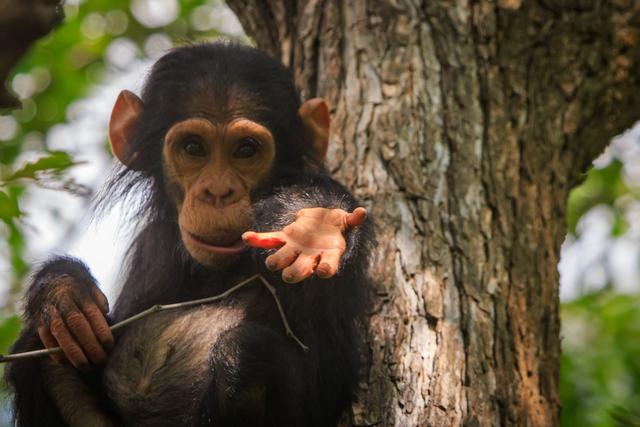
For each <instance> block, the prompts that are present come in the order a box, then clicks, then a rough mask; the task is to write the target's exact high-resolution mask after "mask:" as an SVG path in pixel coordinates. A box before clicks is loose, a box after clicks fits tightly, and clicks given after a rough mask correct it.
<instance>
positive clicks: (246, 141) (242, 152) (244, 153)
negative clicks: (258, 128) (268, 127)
mask: <svg viewBox="0 0 640 427" xmlns="http://www.w3.org/2000/svg"><path fill="white" fill-rule="evenodd" d="M259 147H260V142H259V141H258V140H257V139H255V138H251V137H247V138H242V139H241V140H240V142H239V144H238V148H236V151H235V152H234V153H233V157H235V158H238V159H248V158H249V157H253V156H255V155H256V153H257V152H258V148H259Z"/></svg>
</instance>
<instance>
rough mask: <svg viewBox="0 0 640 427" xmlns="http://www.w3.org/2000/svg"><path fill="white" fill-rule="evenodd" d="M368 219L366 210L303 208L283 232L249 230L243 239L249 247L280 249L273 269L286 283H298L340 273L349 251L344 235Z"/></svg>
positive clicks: (272, 259)
mask: <svg viewBox="0 0 640 427" xmlns="http://www.w3.org/2000/svg"><path fill="white" fill-rule="evenodd" d="M366 217H367V211H366V210H365V209H364V208H357V209H355V210H354V211H353V212H352V213H349V212H346V211H343V210H342V209H325V208H309V209H301V210H300V211H298V213H297V214H296V220H295V221H294V222H293V223H292V224H289V225H287V226H286V227H284V229H283V230H282V231H275V232H271V233H256V232H254V231H247V232H246V233H244V234H243V235H242V239H243V240H244V242H245V243H246V244H247V245H249V246H255V247H258V248H264V249H271V248H278V247H280V249H279V250H278V251H277V252H276V253H274V254H272V255H270V256H269V257H267V259H266V265H267V268H269V270H274V271H275V270H281V269H284V270H282V280H284V281H285V282H287V283H298V282H301V281H302V280H304V279H306V278H307V277H309V276H311V275H312V274H313V272H314V271H315V272H316V274H317V275H318V277H322V278H329V277H332V276H333V275H335V274H336V272H337V271H338V266H339V265H340V257H341V256H342V254H343V253H344V251H345V248H346V242H345V239H344V233H345V232H347V231H349V230H350V229H352V228H354V227H357V226H358V225H360V224H362V222H363V221H364V220H365V218H366Z"/></svg>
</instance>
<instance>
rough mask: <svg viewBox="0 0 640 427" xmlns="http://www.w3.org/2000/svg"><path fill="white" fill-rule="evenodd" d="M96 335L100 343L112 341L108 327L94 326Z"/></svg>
mask: <svg viewBox="0 0 640 427" xmlns="http://www.w3.org/2000/svg"><path fill="white" fill-rule="evenodd" d="M96 335H98V336H99V337H101V339H102V341H106V340H113V338H112V337H111V330H110V329H109V327H108V326H96Z"/></svg>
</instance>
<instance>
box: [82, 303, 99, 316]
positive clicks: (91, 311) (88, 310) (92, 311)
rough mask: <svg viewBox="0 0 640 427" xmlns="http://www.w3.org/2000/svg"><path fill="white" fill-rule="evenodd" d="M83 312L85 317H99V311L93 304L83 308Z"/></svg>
mask: <svg viewBox="0 0 640 427" xmlns="http://www.w3.org/2000/svg"><path fill="white" fill-rule="evenodd" d="M83 310H84V312H85V314H86V315H87V316H91V317H97V316H100V315H101V311H100V309H99V308H98V307H96V306H95V305H94V304H91V305H88V306H86V307H84V309H83Z"/></svg>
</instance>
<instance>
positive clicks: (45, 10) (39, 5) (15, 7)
mask: <svg viewBox="0 0 640 427" xmlns="http://www.w3.org/2000/svg"><path fill="white" fill-rule="evenodd" d="M61 4H62V0H0V111H2V110H4V109H10V108H16V107H18V106H19V105H20V104H19V102H18V100H17V99H16V98H15V97H14V96H13V95H12V94H11V93H10V92H9V91H8V89H7V88H6V87H5V85H4V81H5V80H6V79H7V76H8V75H9V73H10V72H11V69H12V68H13V66H14V65H15V64H16V63H17V62H18V60H19V59H20V57H21V56H22V55H24V53H25V52H26V51H27V49H28V48H29V46H31V44H32V43H33V42H34V41H36V40H37V39H38V38H40V37H43V36H44V35H45V34H47V33H48V32H49V31H51V30H52V29H53V27H55V26H56V25H57V24H58V23H59V22H60V20H61V18H62V7H61Z"/></svg>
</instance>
